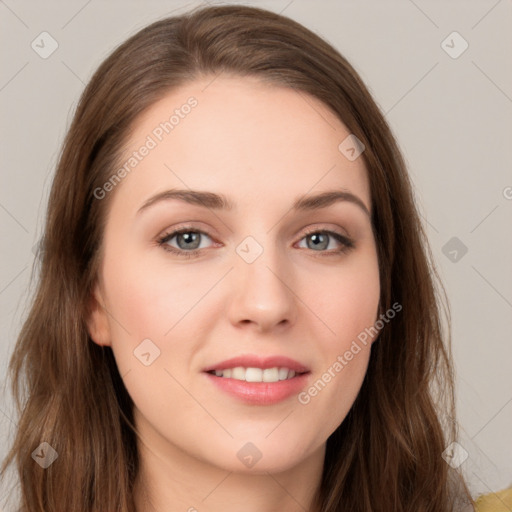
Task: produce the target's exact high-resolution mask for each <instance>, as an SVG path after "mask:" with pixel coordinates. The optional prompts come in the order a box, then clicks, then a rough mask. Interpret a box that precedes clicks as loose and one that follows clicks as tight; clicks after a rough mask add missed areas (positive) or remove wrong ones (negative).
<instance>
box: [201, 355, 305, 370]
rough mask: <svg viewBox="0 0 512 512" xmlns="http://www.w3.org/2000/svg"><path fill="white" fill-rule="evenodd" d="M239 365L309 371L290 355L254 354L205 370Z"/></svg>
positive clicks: (223, 368) (228, 360)
mask: <svg viewBox="0 0 512 512" xmlns="http://www.w3.org/2000/svg"><path fill="white" fill-rule="evenodd" d="M237 366H243V367H244V368H261V369H262V370H265V369H266V368H275V367H276V366H277V367H278V368H289V369H290V370H294V371H295V372H296V373H304V372H309V368H307V367H306V366H304V365H303V364H301V363H299V362H297V361H295V360H294V359H290V358H289V357H285V356H269V357H261V356H257V355H253V354H247V355H245V356H238V357H233V358H231V359H227V360H226V361H222V362H220V363H217V364H214V365H212V366H209V367H208V368H205V369H204V370H203V371H204V372H210V371H212V370H226V369H227V368H236V367H237Z"/></svg>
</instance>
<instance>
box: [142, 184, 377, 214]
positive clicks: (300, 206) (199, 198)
mask: <svg viewBox="0 0 512 512" xmlns="http://www.w3.org/2000/svg"><path fill="white" fill-rule="evenodd" d="M172 199H175V200H179V201H183V202H185V203H188V204H192V205H197V206H203V207H205V208H211V209H213V210H228V211H229V210H233V209H234V208H235V204H234V203H233V202H232V201H230V200H229V199H228V198H227V197H226V196H225V195H223V194H216V193H214V192H203V191H199V190H184V189H172V190H165V191H164V192H160V193H158V194H155V195H154V196H152V197H150V198H149V199H148V200H147V201H145V202H144V204H143V205H142V206H141V207H140V208H139V209H138V211H137V215H138V214H140V213H141V212H143V211H144V210H147V209H148V208H149V207H150V206H153V205H154V204H156V203H159V202H161V201H169V200H172ZM341 201H347V202H349V203H352V204H355V205H357V206H358V207H359V208H361V209H362V210H363V211H364V213H366V215H368V216H369V217H370V216H371V215H370V211H369V210H368V208H367V207H366V205H365V204H364V202H363V201H362V200H361V199H360V198H359V197H358V196H356V195H355V194H352V192H349V191H348V190H332V191H327V192H321V193H319V194H315V195H304V196H301V197H299V198H297V199H296V200H295V202H294V203H293V205H292V208H291V209H292V210H295V211H313V210H320V209H322V208H327V207H329V206H331V205H333V204H335V203H338V202H341Z"/></svg>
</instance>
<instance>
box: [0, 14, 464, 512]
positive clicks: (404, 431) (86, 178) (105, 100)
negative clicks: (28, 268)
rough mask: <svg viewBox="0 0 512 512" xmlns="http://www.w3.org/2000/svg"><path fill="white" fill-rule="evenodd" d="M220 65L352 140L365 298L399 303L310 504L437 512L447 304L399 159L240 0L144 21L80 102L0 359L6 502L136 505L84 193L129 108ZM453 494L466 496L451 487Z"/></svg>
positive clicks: (362, 108) (335, 89) (281, 32)
mask: <svg viewBox="0 0 512 512" xmlns="http://www.w3.org/2000/svg"><path fill="white" fill-rule="evenodd" d="M222 72H226V73H230V74H235V75H237V76H255V77H259V78H260V79H262V80H264V81H266V82H267V83H269V84H270V85H278V86H283V85H284V86H286V87H290V88H293V89H295V90H296V91H299V92H300V93H301V94H302V93H308V94H310V95H312V96H314V97H316V98H318V99H320V100H321V101H322V102H324V104H326V105H327V106H328V107H330V108H331V109H332V111H333V112H334V113H335V114H336V115H337V116H338V117H339V119H340V120H341V121H342V122H343V123H344V124H345V125H346V126H347V127H348V129H349V130H350V132H351V133H353V134H355V135H356V137H357V138H358V139H360V140H361V141H362V142H363V143H364V145H365V147H366V150H365V151H364V153H363V155H362V157H363V158H364V161H365V164H366V167H367V169H368V175H369V182H370V187H371V200H372V205H373V208H372V209H373V215H372V225H373V230H374V233H375V237H376V242H377V247H378V260H379V267H380V280H381V297H380V306H381V310H382V311H386V310H387V309H389V308H390V307H391V305H392V304H393V303H395V302H398V303H399V304H401V305H402V307H403V311H402V312H401V313H400V314H399V315H397V316H396V317H395V318H394V319H393V320H392V321H391V322H389V324H387V325H386V326H385V327H384V329H382V331H381V333H380V336H379V340H378V342H376V343H375V344H374V345H373V347H372V351H371V357H370V362H369V367H368V371H367V375H366V377H365V380H364V383H363V385H362V388H361V390H360V393H359V395H358V397H357V399H356V401H355V403H354V405H353V407H352V408H351V410H350V412H349V414H348V416H347V417H346V419H345V420H344V421H343V423H342V424H341V425H340V426H339V427H338V428H337V430H336V431H335V432H334V433H333V434H332V435H331V436H330V437H329V439H328V440H327V452H326V458H325V463H324V470H323V477H322V483H321V487H320V489H319V492H318V501H317V504H318V509H319V510H321V511H322V512H334V511H338V510H350V511H352V512H357V511H367V512H368V511H371V510H379V511H389V512H391V511H393V512H400V511H414V512H420V511H421V512H424V511H436V512H442V511H448V510H454V506H455V505H454V502H453V494H454V493H453V492H452V488H453V485H452V484H453V482H452V480H451V478H450V474H449V466H448V465H447V463H446V462H445V461H444V460H443V458H442V456H441V454H442V452H443V450H445V448H446V446H447V445H448V444H449V443H450V442H451V441H453V440H454V439H455V436H456V429H455V421H454V420H453V418H454V409H453V404H454V399H453V375H452V368H451V363H450V351H449V341H450V340H449V329H446V332H444V330H445V329H444V327H443V323H442V313H443V312H444V313H445V315H446V319H447V325H448V326H449V316H450V315H449V308H448V306H446V307H445V308H444V309H441V307H440V305H441V303H442V299H443V298H444V299H445V298H446V296H445V295H443V296H441V294H440V293H439V291H440V290H442V291H443V294H444V290H443V289H442V285H441V283H440V282H439V278H438V275H437V273H436V271H435V267H434V264H433V261H432V256H431V253H430V249H429V246H428V241H427V238H426V236H425V233H424V231H423V228H422V225H421V223H420V218H419V214H418V211H417V209H416V206H415V202H414V196H413V191H412V187H411V184H410V181H409V178H408V175H407V171H406V167H405V164H404V161H403V159H402V156H401V154H400V151H399V149H398V147H397V144H396V142H395V139H394V137H393V135H392V133H391V131H390V128H389V127H388V125H387V123H386V121H385V119H384V117H383V115H382V113H381V112H380V111H379V108H378V107H377V106H376V104H375V102H374V101H373V99H372V98H371V96H370V94H369V92H368V90H367V88H366V87H365V85H364V84H363V82H362V81H361V79H360V78H359V76H358V74H357V73H356V71H355V70H354V69H353V67H352V66H351V65H350V64H349V63H348V62H347V61H346V60H345V58H344V57H342V56H341V55H340V54H339V53H338V52H337V51H336V50H335V49H334V48H333V47H332V46H330V45H329V44H328V43H327V42H325V41H324V40H322V39H321V38H320V37H318V36H317V35H315V34H314V33H312V32H311V31H309V30H307V29H306V28H304V27H303V26H301V25H299V24H298V23H296V22H294V21H292V20H290V19H288V18H286V17H284V16H281V15H278V14H275V13H272V12H269V11H265V10H262V9H259V8H254V7H245V6H215V7H207V8H202V9H196V10H194V11H192V12H190V13H188V14H185V15H181V16H176V17H169V18H166V19H162V20H159V21H157V22H155V23H153V24H151V25H149V26H147V27H146V28H144V29H142V30H140V31H139V32H138V33H136V34H135V35H133V36H132V37H131V38H130V39H128V40H127V41H126V42H124V43H123V44H121V45H120V46H119V47H118V48H117V49H115V50H114V51H113V53H112V54H111V55H110V56H109V57H108V58H107V59H106V60H105V61H104V62H103V63H102V64H101V66H100V67H99V68H98V70H97V71H96V73H95V74H94V76H93V77H92V79H91V80H90V82H89V84H88V85H87V87H86V88H85V90H84V92H83V94H82V96H81V99H80V102H79V104H78V107H77V110H76V113H75V115H74V118H73V121H72V124H71V127H70V129H69V131H68V133H67V136H66V139H65V141H64V146H63V149H62V153H61V156H60V160H59V163H58V166H57V170H56V175H55V178H54V181H53V186H52V190H51V195H50V198H49V205H48V212H47V218H46V229H45V233H44V244H43V250H42V252H41V255H40V256H41V258H40V268H39V277H38V285H37V286H38V287H37V290H36V293H35V296H34V299H33V303H32V305H31V310H30V312H29V314H28V317H27V319H26V320H25V322H24V325H23V326H22V329H21V332H20V334H19V338H18V340H17V345H16V347H15V351H14V353H13V356H12V359H11V361H10V366H9V370H10V376H11V378H12V391H13V393H14V396H15V397H16V403H17V407H18V411H19V415H20V419H19V424H18V430H17V433H16V437H15V439H14V443H13V446H12V448H11V450H10V452H9V454H8V456H7V458H6V460H5V461H4V464H3V467H2V474H3V473H5V471H6V468H7V467H8V466H9V465H10V464H11V463H12V462H14V461H15V462H16V468H17V472H18V475H19V485H20V491H21V493H20V494H21V507H22V508H21V510H23V511H30V512H36V511H37V512H42V511H44V512H62V511H63V510H69V511H77V512H78V511H80V512H86V511H87V512H89V511H95V512H113V511H122V512H134V511H135V504H134V496H133V486H134V482H135V479H136V477H137V474H138V467H139V459H138V453H137V442H136V441H137V438H136V433H135V432H134V428H133V416H132V406H133V402H132V400H131V398H130V396H129V395H128V393H127V391H126V389H125V387H124V384H123V381H122V378H121V376H120V375H119V373H118V370H117V366H116V364H115V360H114V358H113V354H112V351H111V349H110V347H100V346H98V345H97V344H95V343H93V342H92V341H91V339H90V337H89V334H88V331H87V328H86V323H85V319H86V318H87V315H88V313H89V299H90V297H91V293H92V289H93V285H94V283H95V279H96V276H97V272H98V267H99V262H100V256H101V251H100V250H101V242H102V233H103V227H104V223H105V217H106V212H107V208H108V205H109V199H110V196H112V194H110V196H109V197H107V198H105V199H104V200H102V201H99V200H98V199H96V197H95V195H94V191H95V189H97V188H98V187H101V186H102V185H103V184H104V183H105V182H106V181H107V180H108V179H109V177H110V176H112V175H113V173H114V171H115V170H116V169H118V166H119V165H120V162H121V156H122V152H123V147H124V145H125V143H126V141H127V138H128V136H129V134H130V130H131V128H132V127H133V124H134V123H135V122H136V121H137V118H138V116H139V115H140V114H141V113H142V112H143V111H145V110H146V109H147V108H148V107H150V106H151V105H152V104H154V103H155V102H156V101H157V100H159V99H161V98H162V97H164V96H165V95H166V94H167V93H168V92H169V91H170V90H172V89H174V88H176V87H178V86H180V85H183V84H186V83H187V82H190V81H191V80H193V79H195V78H197V77H200V76H208V75H211V76H212V77H213V76H214V75H218V74H219V73H222ZM340 142H341V141H340ZM438 285H439V287H438ZM42 442H47V443H48V444H49V445H51V446H52V447H53V448H54V449H55V450H56V452H57V453H58V459H57V461H56V462H55V463H53V464H52V465H51V466H50V467H48V468H47V469H45V470H43V469H42V468H41V467H40V466H39V465H38V464H36V463H35V462H34V460H33V459H32V456H31V454H32V452H33V451H34V450H35V449H36V448H37V447H38V446H39V445H40V444H41V443H42ZM461 482H462V480H461ZM459 490H460V491H461V493H462V494H461V495H462V497H463V499H464V500H466V501H467V502H470V503H472V501H471V498H470V497H469V494H468V492H467V488H466V486H465V484H464V483H462V484H461V485H460V486H459Z"/></svg>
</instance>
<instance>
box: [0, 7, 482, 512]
mask: <svg viewBox="0 0 512 512" xmlns="http://www.w3.org/2000/svg"><path fill="white" fill-rule="evenodd" d="M189 243H190V244H191V245H188V244H189ZM434 278H437V275H436V273H435V269H434V267H433V264H432V262H431V260H430V254H429V250H428V244H427V240H426V237H425V234H424V232H423V231H422V227H421V224H420V221H419V216H418V213H417V210H416V207H415V205H414V201H413V193H412V190H411V185H410V181H409V178H408V175H407V172H406V169H405V165H404V162H403V160H402V157H401V155H400V152H399V150H398V148H397V145H396V142H395V141H394V138H393V136H392V134H391V132H390V129H389V127H388V126H387V124H386V122H385V120H384V118H383V116H382V114H381V113H380V111H379V109H378V108H377V106H376V105H375V103H374V101H373V100H372V98H371V96H370V94H369V93H368V91H367V89H366V87H365V86H364V84H363V83H362V81H361V79H360V78H359V77H358V75H357V73H356V72H355V71H354V69H353V68H352V67H351V66H350V65H349V63H348V62H347V61H346V60H345V59H344V58H343V57H342V56H341V55H340V54H339V53H338V52H337V51H336V50H334V49H333V48H332V47H331V46H330V45H328V44H327V43H326V42H325V41H323V40H321V39H320V38H319V37H318V36H316V35H315V34H313V33H312V32H310V31H308V30H307V29H305V28H304V27H302V26H301V25H299V24H297V23H295V22H293V21H292V20H290V19H287V18H285V17H283V16H279V15H277V14H274V13H271V12H267V11H264V10H261V9H257V8H250V7H240V6H236V7H235V6H221V7H209V8H204V9H200V10H196V11H194V12H192V13H190V14H188V15H184V16H179V17H173V18H168V19H164V20H161V21H158V22H156V23H153V24H152V25H150V26H148V27H146V28H144V29H143V30H141V31H140V32H138V33H137V34H135V35H134V36H133V37H131V38H130V39H129V40H128V41H126V42H125V43H123V44H122V45H121V46H120V47H119V48H117V49H116V50H115V51H114V52H113V53H112V55H110V56H109V57H108V58H107V59H106V60H105V62H103V64H102V65H101V66H100V68H99V69H98V70H97V72H96V73H95V75H94V76H93V78H92V79H91V81H90V83H89V84H88V86H87V87H86V90H85V91H84V93H83V95H82V98H81V101H80V103H79V106H78V108H77V112H76V114H75V117H74V119H73V123H72V125H71V127H70V130H69V132H68V135H67V138H66V140H65V143H64V147H63V151H62V155H61V158H60V161H59V164H58V168H57V172H56V176H55V179H54V183H53V187H52V192H51V197H50V200H49V207H48V217H47V224H46V231H45V236H44V251H43V252H42V261H41V269H40V277H39V287H38V290H37V294H36V296H35V299H34V303H33V306H32V310H31V312H30V314H29V316H28V318H27V320H26V322H25V324H24V326H23V328H22V331H21V333H20V336H19V340H18V343H17V346H16V349H15V352H14V355H13V358H12V361H11V365H10V368H11V372H12V377H13V390H14V393H15V395H16V396H19V400H20V402H19V403H20V413H21V417H20V422H19V430H18V432H17V436H16V439H15V442H14V445H13V447H12V450H11V451H10V453H9V456H8V457H7V459H6V461H5V464H4V469H5V468H6V467H7V465H8V464H10V462H12V461H16V463H17V468H18V472H19V475H20V485H21V497H22V504H21V505H22V508H21V509H22V510H27V511H31V512H32V511H36V510H37V511H43V510H44V511H51V510H55V511H62V510H76V511H93V510H94V511H105V512H107V511H108V512H111V511H113V510H119V511H135V510H137V511H139V512H146V511H153V510H158V511H160V510H173V511H174V510H190V511H192V510H199V511H203V510H211V511H213V510H220V509H221V508H222V510H223V511H226V510H239V509H240V508H241V507H243V508H244V509H245V510H249V511H252V510H254V511H256V510H258V511H264V510H268V511H270V510H289V511H295V510H297V511H298V510H308V511H312V512H320V511H321V512H328V511H337V510H351V511H370V510H383V511H409V510H410V511H412V510H414V511H436V512H437V511H448V510H450V511H451V510H463V509H465V507H466V508H467V507H469V509H471V508H472V504H473V501H472V500H471V497H470V496H469V493H468V491H467V489H466V486H465V484H464V483H463V480H462V479H461V477H460V476H459V475H458V473H456V472H455V470H452V469H451V467H450V465H449V463H450V462H451V461H450V458H449V457H447V456H446V453H447V452H446V449H447V447H449V445H451V443H452V441H454V440H455V439H456V432H455V421H454V419H453V418H454V410H453V382H452V369H451V363H450V358H449V349H448V348H447V347H449V343H448V341H449V335H448V333H443V331H442V328H441V325H442V322H441V311H440V301H439V296H438V294H437V292H436V287H435V282H434V280H433V279H434ZM444 341H446V345H445V344H444ZM23 378H26V392H27V394H26V396H25V395H24V394H23V390H24V381H23ZM452 465H454V466H456V464H452Z"/></svg>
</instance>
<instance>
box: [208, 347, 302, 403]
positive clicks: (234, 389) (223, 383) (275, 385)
mask: <svg viewBox="0 0 512 512" xmlns="http://www.w3.org/2000/svg"><path fill="white" fill-rule="evenodd" d="M203 373H204V374H206V375H207V377H208V379H209V380H210V382H212V384H214V385H215V386H216V387H217V389H219V390H221V391H223V392H225V393H227V394H229V395H231V396H232V397H235V398H236V399H237V400H239V401H242V402H244V403H246V404H253V405H271V404H275V403H277V402H280V401H283V400H285V399H287V398H289V397H291V396H292V395H295V394H297V393H299V392H300V391H301V390H302V389H303V388H304V387H305V386H306V384H307V383H308V381H309V378H308V377H309V375H310V374H311V371H310V370H309V368H307V367H306V366H305V365H303V364H301V363H299V362H297V361H295V360H293V359H290V358H288V357H284V356H272V357H266V358H262V357H260V356H256V355H246V356H241V357H235V358H232V359H229V360H227V361H223V362H220V363H217V364H215V365H213V366H210V367H208V368H205V369H204V370H203Z"/></svg>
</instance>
